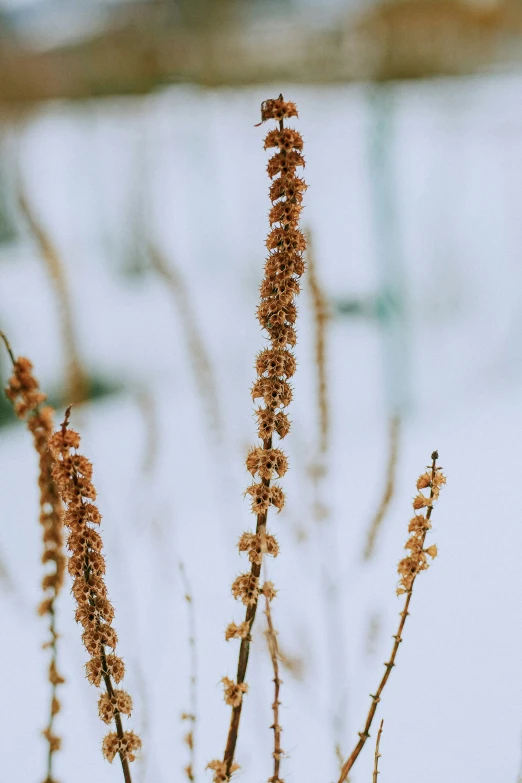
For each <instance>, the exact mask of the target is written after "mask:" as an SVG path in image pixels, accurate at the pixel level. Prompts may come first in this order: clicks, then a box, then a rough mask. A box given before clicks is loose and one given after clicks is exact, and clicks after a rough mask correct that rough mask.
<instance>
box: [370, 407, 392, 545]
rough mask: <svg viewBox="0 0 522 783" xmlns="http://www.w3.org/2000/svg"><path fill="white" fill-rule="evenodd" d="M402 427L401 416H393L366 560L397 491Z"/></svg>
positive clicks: (371, 523)
mask: <svg viewBox="0 0 522 783" xmlns="http://www.w3.org/2000/svg"><path fill="white" fill-rule="evenodd" d="M400 429H401V420H400V417H399V416H392V418H391V419H390V429H389V439H388V464H387V466H386V482H385V485H384V491H383V495H382V498H381V501H380V503H379V507H378V508H377V511H376V512H375V515H374V517H373V519H372V520H371V522H370V527H369V528H368V536H367V538H366V546H365V549H364V553H363V558H364V560H370V558H371V557H372V555H373V553H374V551H375V542H376V541H377V536H378V535H379V531H380V529H381V526H382V522H383V519H384V517H385V516H386V513H387V511H388V509H389V507H390V503H391V501H392V498H393V493H394V491H395V475H396V472H397V458H398V455H399V436H400Z"/></svg>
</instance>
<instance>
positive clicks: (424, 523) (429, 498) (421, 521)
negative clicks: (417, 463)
mask: <svg viewBox="0 0 522 783" xmlns="http://www.w3.org/2000/svg"><path fill="white" fill-rule="evenodd" d="M445 483H446V478H445V476H443V474H442V469H441V468H439V467H437V466H436V465H435V460H434V464H433V466H432V468H431V470H430V472H429V473H428V472H427V473H423V474H422V475H421V476H419V478H418V479H417V490H418V495H416V497H415V498H414V500H413V508H414V510H415V512H416V513H415V515H414V517H413V518H412V519H411V520H410V524H409V527H408V531H409V533H410V537H409V539H408V540H407V542H406V544H405V547H404V548H405V549H407V550H408V551H409V553H410V554H409V555H408V556H407V557H405V558H403V559H402V560H401V561H400V563H399V567H398V571H399V577H400V582H399V587H398V588H397V595H400V594H401V593H410V592H411V590H412V587H413V582H414V581H415V578H416V576H417V574H419V573H420V572H421V571H425V570H426V569H427V568H428V567H429V563H428V559H427V557H426V556H427V555H429V556H430V557H431V558H435V557H437V546H436V545H435V544H432V545H431V546H429V547H426V548H425V547H424V544H425V540H426V534H427V532H428V530H429V529H430V527H431V522H430V517H431V512H432V509H433V504H434V503H435V501H436V500H438V497H439V494H440V490H441V487H442V486H443V485H444V484H445ZM422 490H429V495H426V494H423V492H422ZM419 512H423V513H419Z"/></svg>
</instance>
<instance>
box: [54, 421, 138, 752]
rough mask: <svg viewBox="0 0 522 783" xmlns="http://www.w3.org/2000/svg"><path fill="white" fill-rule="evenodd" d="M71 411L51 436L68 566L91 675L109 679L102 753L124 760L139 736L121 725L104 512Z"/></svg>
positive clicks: (125, 703) (127, 701)
mask: <svg viewBox="0 0 522 783" xmlns="http://www.w3.org/2000/svg"><path fill="white" fill-rule="evenodd" d="M68 417H69V411H67V414H66V417H65V421H64V423H63V424H62V426H61V429H59V430H58V431H57V432H55V433H54V434H53V435H52V436H51V438H50V440H49V447H50V449H51V451H52V453H53V455H54V458H55V467H54V470H53V476H54V478H55V481H56V484H57V486H58V489H59V491H60V495H61V497H62V500H63V502H64V504H65V507H66V512H65V517H64V524H65V526H66V527H67V528H68V530H69V534H68V537H67V548H68V550H69V553H70V555H69V561H68V566H67V567H68V570H69V574H70V576H71V577H72V579H73V586H72V593H73V595H74V598H75V600H76V606H77V608H76V614H75V619H76V621H77V622H78V623H80V624H81V625H82V627H83V635H82V641H83V644H84V646H85V648H86V650H87V652H88V653H89V655H90V656H91V657H90V660H89V661H88V663H87V664H86V672H87V678H88V679H89V682H91V683H92V684H93V685H95V686H97V687H100V685H101V682H102V680H103V682H104V684H105V688H106V690H105V691H104V692H103V693H102V694H101V696H100V698H99V701H98V712H99V715H100V718H101V719H102V721H104V723H107V724H110V723H112V722H113V721H114V723H115V725H116V732H110V733H109V734H107V736H106V737H105V738H104V740H103V746H102V750H103V755H104V756H105V758H106V759H107V760H108V761H113V760H114V758H115V757H116V755H119V756H120V759H121V761H122V764H124V765H125V766H126V765H127V763H128V762H129V761H134V759H135V756H136V751H138V750H139V748H140V747H141V740H140V738H139V737H138V736H137V734H135V733H134V732H133V731H123V728H122V723H121V715H127V716H129V715H130V714H131V711H132V699H131V697H130V695H129V694H128V693H127V692H126V691H124V690H122V689H119V688H115V687H114V684H118V683H119V682H121V680H122V679H123V675H124V673H125V667H124V663H123V661H122V659H121V658H119V657H118V656H117V655H116V654H115V652H114V651H115V648H116V644H117V641H118V638H117V635H116V631H115V630H114V628H113V627H112V621H113V619H114V608H113V606H112V604H111V602H110V601H109V598H108V596H107V587H106V585H105V581H104V575H105V559H104V557H103V554H102V549H103V542H102V538H101V536H100V534H99V532H98V531H97V530H96V527H97V526H98V525H99V524H100V522H101V515H100V512H99V511H98V508H97V507H96V505H95V504H94V501H95V500H96V490H95V488H94V486H93V484H92V480H91V479H92V464H91V463H90V462H89V460H88V459H87V458H86V457H84V456H83V455H82V454H79V453H78V449H79V446H80V436H79V434H78V433H77V432H75V431H74V430H72V429H69V428H68ZM108 650H111V652H108Z"/></svg>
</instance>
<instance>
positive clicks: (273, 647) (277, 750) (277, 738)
mask: <svg viewBox="0 0 522 783" xmlns="http://www.w3.org/2000/svg"><path fill="white" fill-rule="evenodd" d="M265 614H266V622H267V626H268V629H267V631H266V638H267V641H268V649H269V652H270V659H271V661H272V668H273V670H274V680H273V682H274V701H273V703H272V710H273V713H274V723H273V724H272V726H271V727H270V728H272V729H273V730H274V752H273V754H272V755H273V757H274V775H273V777H272V778H270V779H269V781H268V783H281V781H280V778H279V767H280V765H281V757H282V756H283V750H282V748H281V732H282V728H281V724H280V723H279V706H280V704H281V702H280V701H279V691H280V689H281V679H280V677H279V647H278V644H277V634H276V632H275V630H274V623H273V621H272V613H271V611H270V601H269V600H268V598H266V600H265Z"/></svg>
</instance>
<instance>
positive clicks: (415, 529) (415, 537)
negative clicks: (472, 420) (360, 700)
mask: <svg viewBox="0 0 522 783" xmlns="http://www.w3.org/2000/svg"><path fill="white" fill-rule="evenodd" d="M438 458H439V455H438V452H436V451H434V452H433V454H432V455H431V459H432V463H431V472H430V473H423V474H422V475H421V476H420V477H419V479H418V481H417V489H418V490H421V489H426V488H428V487H429V489H430V495H429V497H426V496H425V495H423V494H422V493H421V492H419V494H418V495H417V496H416V498H415V499H414V501H413V508H414V509H415V511H418V510H420V509H422V508H427V512H426V516H423V515H418V514H415V516H414V517H413V519H412V520H411V521H410V524H409V528H408V530H409V532H410V533H411V534H412V535H411V536H410V538H409V539H408V541H407V542H406V546H405V548H406V549H409V550H410V552H411V554H410V555H408V556H407V557H405V558H404V559H403V560H401V561H400V563H399V569H398V570H399V576H400V586H399V588H398V589H397V594H399V595H400V594H405V595H406V600H405V602H404V607H403V610H402V612H401V614H400V618H401V619H400V623H399V628H398V630H397V633H396V634H395V636H394V637H393V638H394V644H393V648H392V651H391V655H390V658H389V660H388V662H387V663H385V664H384V665H385V667H386V669H385V671H384V675H383V676H382V679H381V681H380V683H379V686H378V688H377V690H376V691H375V694H371V698H372V701H371V704H370V709H369V711H368V715H367V717H366V723H365V724H364V729H363V730H362V731H361V732H359V740H358V742H357V744H356V745H355V747H354V749H353V751H352V753H351V754H350V756H349V757H348V759H347V761H346V762H345V763H344V764H343V767H342V770H341V776H340V778H339V783H343V781H345V780H346V778H347V777H348V774H349V773H350V770H351V769H352V767H353V765H354V764H355V762H356V761H357V759H358V757H359V754H360V753H361V751H362V749H363V748H364V745H365V744H366V740H367V739H368V737H369V736H370V728H371V725H372V722H373V719H374V716H375V713H376V712H377V707H378V705H379V702H380V700H381V694H382V692H383V690H384V688H385V686H386V683H387V682H388V679H389V677H390V674H391V670H392V669H393V667H394V666H395V658H396V657H397V652H398V650H399V645H400V643H401V642H402V632H403V630H404V625H405V623H406V618H407V617H408V610H409V608H410V601H411V596H412V591H413V585H414V583H415V580H416V578H417V576H418V575H419V573H420V572H421V571H425V570H426V569H427V568H428V562H427V558H426V555H430V557H432V558H434V557H436V555H437V547H436V546H435V545H432V546H430V547H428V548H427V549H424V543H425V540H426V534H427V532H428V530H429V529H430V527H431V523H430V518H431V513H432V510H433V503H434V501H435V500H437V498H438V496H439V492H440V488H441V486H442V485H443V484H445V483H446V479H445V477H444V476H443V475H442V473H441V469H440V468H438V467H437V460H438Z"/></svg>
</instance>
